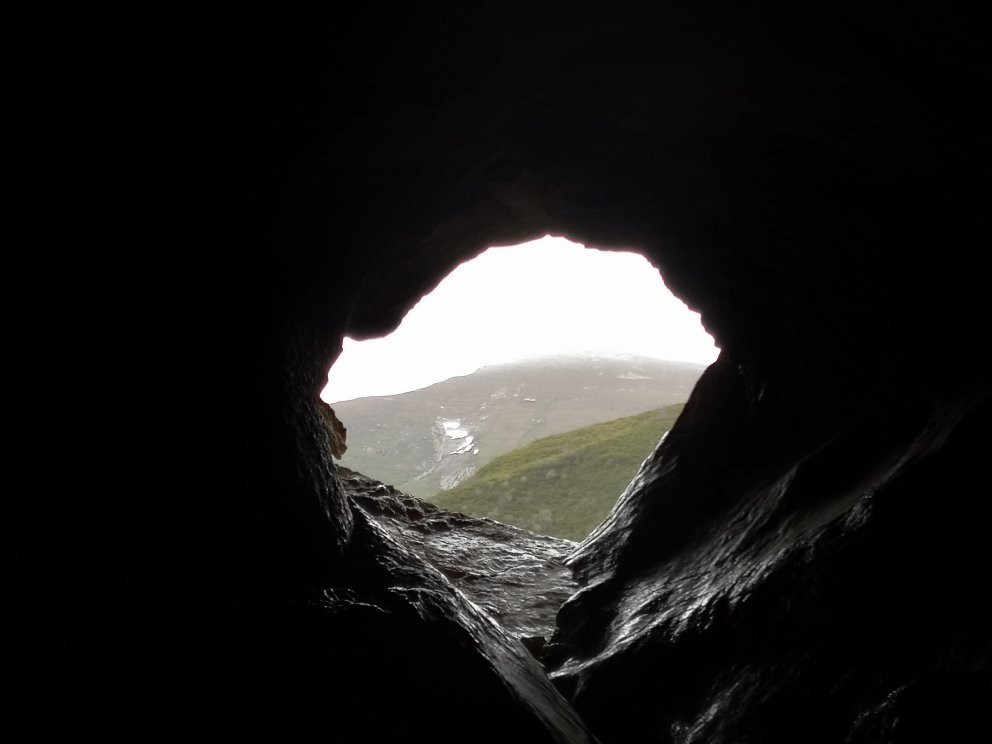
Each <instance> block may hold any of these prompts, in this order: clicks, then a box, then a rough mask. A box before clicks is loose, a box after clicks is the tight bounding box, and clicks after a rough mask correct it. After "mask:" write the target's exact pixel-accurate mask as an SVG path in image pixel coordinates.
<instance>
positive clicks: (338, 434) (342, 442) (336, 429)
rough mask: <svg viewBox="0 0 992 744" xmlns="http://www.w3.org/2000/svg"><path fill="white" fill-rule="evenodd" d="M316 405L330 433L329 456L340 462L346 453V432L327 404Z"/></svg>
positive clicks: (322, 402)
mask: <svg viewBox="0 0 992 744" xmlns="http://www.w3.org/2000/svg"><path fill="white" fill-rule="evenodd" d="M317 405H318V406H319V407H320V412H321V413H322V414H323V416H324V420H325V421H326V422H327V426H328V429H329V430H330V433H331V454H332V455H333V456H334V457H336V458H337V459H338V460H340V459H341V458H342V457H344V453H345V452H347V451H348V444H347V442H348V430H347V429H346V428H345V427H344V424H342V423H341V421H340V419H338V417H337V414H335V413H334V409H333V408H331V407H330V406H329V405H328V404H327V403H325V402H324V401H320V402H319V403H318V404H317Z"/></svg>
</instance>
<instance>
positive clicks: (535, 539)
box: [338, 467, 578, 648]
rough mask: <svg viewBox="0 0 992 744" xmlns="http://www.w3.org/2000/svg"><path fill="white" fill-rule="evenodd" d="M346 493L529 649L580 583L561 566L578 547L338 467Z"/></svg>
mask: <svg viewBox="0 0 992 744" xmlns="http://www.w3.org/2000/svg"><path fill="white" fill-rule="evenodd" d="M338 472H339V474H340V477H341V482H342V484H343V486H344V491H345V493H346V494H347V495H348V496H349V497H350V498H352V499H353V500H354V501H355V502H356V503H357V504H358V505H359V506H360V507H361V508H362V509H363V510H364V511H365V512H366V513H367V514H368V515H369V516H370V518H372V519H373V520H374V521H375V522H376V523H377V524H378V525H380V526H381V527H383V528H384V529H385V530H386V531H387V532H388V533H389V535H390V536H391V537H393V538H394V539H395V540H397V541H398V542H400V543H401V544H402V545H404V546H405V547H406V548H407V549H408V550H410V551H412V552H414V553H416V554H417V555H418V556H420V557H421V558H422V559H424V560H426V561H427V562H428V563H429V564H430V565H432V566H433V567H434V568H436V569H437V570H438V571H440V572H441V573H442V574H444V576H446V577H447V578H448V579H449V580H450V581H451V582H452V584H454V585H455V586H456V587H457V588H458V589H459V590H460V591H462V592H463V593H464V594H465V596H466V597H468V599H470V600H471V601H472V602H473V603H474V604H475V605H477V606H478V607H480V608H481V609H483V610H484V611H485V612H486V613H488V614H489V615H491V616H492V617H493V618H494V619H496V620H497V621H498V622H499V624H500V625H501V626H502V627H503V629H504V630H506V632H508V633H510V634H511V635H513V636H515V637H516V638H519V639H521V640H526V642H527V643H528V644H529V645H530V646H531V647H532V648H533V647H537V646H540V645H543V642H544V639H546V638H548V637H550V635H551V633H552V631H553V630H554V628H555V615H556V614H557V612H558V608H559V607H561V605H562V604H563V603H564V601H565V600H566V599H568V598H569V597H570V596H571V595H572V594H574V593H575V591H576V589H577V588H578V584H577V583H576V581H575V579H574V578H573V577H572V572H571V570H570V569H569V568H567V567H566V566H565V564H564V559H565V557H566V556H567V555H568V554H569V553H571V552H572V551H573V550H574V549H575V543H573V542H572V541H570V540H563V539H561V538H557V537H548V536H546V535H535V534H534V533H532V532H527V531H526V530H521V529H518V528H516V527H511V526H509V525H505V524H500V523H499V522H493V521H492V520H489V519H476V518H474V517H467V516H465V515H464V514H457V513H454V512H449V511H445V510H444V509H440V508H438V507H437V506H434V505H433V504H430V503H428V502H426V501H422V500H420V499H418V498H416V497H414V496H410V495H408V494H405V493H401V492H399V491H397V490H396V489H395V488H393V487H392V486H387V485H384V484H382V483H379V482H378V481H375V480H372V479H371V478H368V477H366V476H364V475H362V474H361V473H356V472H355V471H352V470H348V469H347V468H343V467H339V468H338Z"/></svg>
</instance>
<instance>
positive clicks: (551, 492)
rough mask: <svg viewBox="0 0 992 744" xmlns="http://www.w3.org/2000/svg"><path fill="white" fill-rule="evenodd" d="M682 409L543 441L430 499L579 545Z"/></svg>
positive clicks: (668, 408) (502, 458)
mask: <svg viewBox="0 0 992 744" xmlns="http://www.w3.org/2000/svg"><path fill="white" fill-rule="evenodd" d="M682 407H683V406H682V404H677V405H672V406H666V407H665V408H661V409H658V410H655V411H648V412H647V413H642V414H639V415H637V416H630V417H627V418H622V419H616V420H614V421H607V422H606V423H602V424H594V425H592V426H587V427H585V428H582V429H577V430H575V431H571V432H568V433H566V434H557V435H555V436H550V437H545V438H544V439H539V440H538V441H536V442H532V443H530V444H528V445H526V446H524V447H521V448H520V449H517V450H514V451H513V452H509V453H507V454H505V455H502V456H500V457H497V458H496V459H495V460H493V461H492V462H490V463H489V464H488V465H486V466H485V467H483V468H481V469H480V470H479V472H478V473H476V474H475V475H474V476H473V477H471V478H470V479H468V480H466V481H465V482H464V483H462V484H460V485H459V486H457V487H455V488H453V489H451V490H450V491H441V492H440V493H438V494H437V495H436V496H434V497H433V499H432V501H434V502H435V503H436V504H437V505H438V506H442V507H444V508H445V509H450V510H452V511H459V512H462V513H464V514H468V515H471V516H474V517H487V518H489V519H495V520H496V521H499V522H504V523H506V524H512V525H516V526H517V527H523V528H524V529H528V530H531V531H532V532H538V533H542V534H545V535H555V536H557V537H567V538H569V539H572V540H581V539H582V538H584V537H585V536H586V535H588V534H589V532H590V531H592V529H593V528H594V527H595V526H596V525H598V524H599V523H600V522H602V521H603V519H605V518H606V515H607V514H609V512H610V509H611V508H612V507H613V504H614V503H615V502H616V500H617V497H619V495H620V494H621V493H622V492H623V490H624V488H626V487H627V484H628V483H629V482H630V480H631V479H632V478H633V477H634V475H636V473H637V469H638V468H639V467H640V465H641V463H642V462H643V461H644V458H646V457H647V456H648V455H649V454H650V453H651V451H652V450H653V449H654V447H655V445H656V444H657V443H658V441H659V440H660V439H661V436H662V434H664V433H665V432H666V431H668V430H669V429H671V428H672V425H673V424H674V423H675V419H676V418H678V415H679V414H680V413H681V412H682Z"/></svg>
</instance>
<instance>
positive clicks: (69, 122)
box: [0, 0, 992, 744]
mask: <svg viewBox="0 0 992 744" xmlns="http://www.w3.org/2000/svg"><path fill="white" fill-rule="evenodd" d="M38 5H39V8H40V11H39V16H40V17H39V18H37V19H35V20H36V22H34V23H32V24H29V25H28V24H22V23H21V22H20V19H16V20H15V21H14V22H13V24H12V33H11V34H10V36H11V38H12V40H13V47H12V49H13V51H14V55H13V57H14V61H13V62H12V63H11V64H9V65H7V67H6V68H5V69H6V70H7V71H8V72H9V74H10V76H11V77H12V78H13V82H14V85H13V86H11V88H12V90H11V93H10V96H9V98H10V99H11V100H10V104H11V105H10V108H11V110H12V111H14V112H15V117H14V118H15V119H16V120H15V124H16V129H15V131H14V132H13V133H12V134H11V135H10V136H8V137H7V138H5V144H8V145H9V146H10V147H11V149H12V150H13V151H14V152H15V153H16V155H18V156H20V157H19V158H9V159H8V160H7V161H5V164H6V166H7V172H8V173H9V175H10V181H11V182H12V184H13V185H14V188H13V189H11V191H13V195H12V197H10V201H9V202H8V206H9V207H10V212H11V213H12V214H13V218H12V219H11V220H9V224H8V225H7V227H8V233H9V237H8V239H6V240H5V242H4V250H3V251H2V252H0V253H2V255H0V260H3V262H4V266H3V270H2V271H0V281H2V283H3V289H4V292H3V296H4V300H5V301H6V304H5V321H6V324H5V325H6V326H9V327H10V328H9V329H7V328H5V333H4V346H3V351H4V360H5V372H7V373H8V374H9V375H10V377H11V378H12V379H10V380H9V381H8V382H7V386H6V392H7V397H6V400H5V409H4V423H5V425H6V427H7V428H8V430H9V433H10V436H9V437H8V438H7V439H8V440H9V442H10V445H9V446H8V447H7V449H6V450H5V458H6V459H5V463H6V470H5V473H4V475H5V480H4V484H5V486H6V492H5V498H4V500H3V504H4V508H5V510H10V511H12V512H13V518H10V519H6V520H5V525H6V524H9V525H11V527H12V528H13V529H11V530H10V532H12V533H13V534H12V536H11V537H10V539H9V543H8V546H9V547H10V548H11V549H12V552H13V553H14V555H13V556H12V558H11V559H9V560H8V564H7V567H8V571H7V572H6V575H5V585H4V598H5V600H6V614H5V616H4V619H5V620H6V621H7V623H6V625H7V626H8V627H9V628H10V629H11V630H9V631H8V635H7V636H6V638H5V641H6V643H5V646H4V657H3V660H2V661H3V669H4V673H5V682H7V683H8V684H7V688H8V689H9V690H10V693H9V695H8V696H7V697H5V698H4V703H5V704H6V706H7V709H8V710H9V711H11V720H9V721H8V722H7V723H8V728H9V729H10V730H12V731H22V730H23V731H25V732H27V733H28V735H32V734H33V735H34V736H35V738H48V739H59V740H66V739H70V740H71V739H80V738H87V736H88V737H89V738H97V739H100V740H140V741H149V740H154V739H168V740H188V739H191V738H193V739H195V738H204V737H209V738H214V739H221V740H227V739H253V738H267V739H272V740H282V739H287V738H288V739H297V740H299V739H306V740H311V739H312V740H321V741H326V740H329V739H338V740H340V739H342V738H344V739H356V740H357V739H361V740H363V741H382V742H396V741H413V740H417V741H430V742H435V743H437V744H441V743H442V742H465V741H478V742H494V743H497V742H498V743H500V744H502V743H504V742H511V743H512V744H530V742H535V743H537V742H555V741H557V742H568V741H572V742H585V741H590V740H591V739H590V736H589V735H588V734H587V733H586V730H585V728H584V727H588V729H589V730H590V731H592V733H593V735H595V737H596V738H597V739H598V740H599V741H600V742H602V744H632V743H638V744H639V742H645V741H647V742H650V741H654V742H664V743H666V744H670V743H678V744H683V743H685V744H688V742H699V744H724V743H726V744H730V743H731V742H733V743H734V744H785V743H786V742H788V743H789V744H793V743H794V742H803V743H807V742H808V743H811V744H821V743H822V744H827V743H829V744H842V743H843V744H882V743H884V744H910V743H914V744H915V742H923V741H926V742H944V741H948V742H951V741H953V742H987V741H988V740H989V739H990V738H992V737H990V736H989V735H988V734H989V731H988V729H989V725H988V724H989V720H990V717H989V714H988V710H987V703H988V700H989V699H990V689H989V673H990V669H992V638H990V636H992V632H990V630H989V629H990V628H992V601H990V596H989V586H990V582H989V576H990V575H992V574H990V568H992V540H990V539H989V532H990V525H992V499H989V498H988V494H989V473H988V472H987V470H988V469H987V466H986V463H987V462H988V459H989V457H988V455H989V452H990V451H992V437H990V434H989V427H988V421H989V420H990V414H992V411H990V408H989V387H990V381H992V358H990V355H989V354H988V353H987V349H986V348H985V347H986V346H987V345H988V340H989V339H990V338H992V292H989V290H988V273H987V270H986V267H985V263H986V262H985V261H984V258H985V255H984V254H985V253H986V252H987V246H988V242H989V241H988V198H987V193H986V192H987V185H986V184H987V180H988V177H987V176H988V173H989V170H990V167H989V165H990V163H989V137H988V133H989V132H990V131H992V122H990V120H989V113H988V106H987V102H986V100H985V99H986V97H987V96H986V95H984V94H983V91H987V90H989V88H990V75H989V70H990V69H992V66H990V65H989V63H988V39H987V33H986V29H987V24H986V23H984V19H983V18H981V17H980V16H979V15H978V14H977V13H975V14H972V13H971V12H968V13H965V12H963V11H961V10H960V9H958V8H955V7H954V6H953V4H951V3H947V2H940V3H937V2H928V1H926V0H923V1H922V2H916V3H912V4H904V5H903V6H900V7H899V8H897V9H889V8H888V7H887V6H886V5H885V4H880V3H844V2H831V3H827V4H815V3H814V4H809V3H804V4H793V5H791V6H786V5H785V4H781V3H775V4H771V3H769V4H766V3H761V2H758V3H736V4H733V5H731V4H727V7H720V6H721V5H722V4H720V3H709V2H702V1H700V2H693V3H680V2H668V1H659V2H654V1H652V2H647V1H644V2H640V1H637V0H632V1H630V2H628V1H627V0H618V1H617V2H609V3H606V2H599V3H581V2H574V1H570V2H567V3H566V2H557V0H549V2H542V3H533V2H528V3H520V4H517V3H513V2H511V1H510V0H507V2H500V3H472V4H466V3H463V4H461V5H459V6H458V7H457V8H456V9H455V10H450V9H448V8H445V7H442V6H441V5H435V4H425V3H408V4H396V5H395V6H393V7H390V8H389V9H388V11H387V10H383V9H381V8H379V7H373V6H367V10H366V6H359V5H355V6H352V7H347V6H341V5H340V4H335V5H333V7H332V6H331V5H325V6H322V7H323V8H324V9H323V10H322V11H321V12H318V13H314V14H309V13H305V12H303V11H295V10H292V9H289V8H282V7H280V8H278V9H275V8H273V7H266V8H265V9H264V12H257V13H256V12H254V11H253V10H252V9H251V8H250V7H249V5H250V4H244V5H239V6H238V7H237V8H235V9H233V10H229V9H226V8H219V7H218V8H214V7H213V6H209V5H202V6H197V7H196V9H195V12H189V13H186V12H184V10H183V8H182V6H181V4H170V5H169V6H168V8H165V9H156V11H155V13H154V15H153V14H152V12H151V11H150V10H149V9H146V8H144V6H134V7H132V8H128V9H127V10H126V12H125V11H120V10H117V9H114V10H112V11H107V10H103V9H100V8H98V7H89V6H86V7H85V8H84V7H82V6H79V7H74V6H73V7H67V8H66V9H65V10H58V9H53V8H48V7H44V8H42V7H41V5H40V4H38ZM976 10H980V8H979V9H976ZM143 14H147V16H148V17H142V15H143ZM543 234H553V235H564V236H566V237H570V238H572V239H573V240H576V241H579V242H583V243H586V244H589V245H592V246H596V247H600V248H603V249H611V250H612V249H616V250H637V251H640V252H642V253H643V254H644V255H645V256H646V257H647V258H649V259H650V260H651V261H652V263H654V264H655V265H656V266H658V267H659V269H660V270H662V271H663V273H664V279H665V281H666V283H667V284H668V286H669V287H670V288H671V289H672V290H673V291H674V292H675V293H676V294H678V295H679V296H680V297H681V298H683V299H684V300H685V301H686V303H687V304H688V305H689V306H690V307H691V308H692V309H694V310H696V311H698V312H700V313H701V316H702V321H703V324H704V325H705V327H706V328H707V329H708V330H709V331H710V332H711V333H712V334H713V335H714V337H715V339H716V342H717V344H718V346H719V347H720V348H721V350H722V351H721V355H720V359H719V360H718V361H717V362H716V363H715V364H714V365H712V366H711V368H710V369H709V370H708V371H707V372H706V373H704V375H703V377H702V378H701V379H700V381H699V382H698V384H697V386H696V388H695V390H694V392H693V394H692V397H691V400H690V401H689V403H688V405H687V407H686V409H685V412H684V415H683V416H682V418H681V419H680V421H679V422H678V423H677V424H676V426H675V427H674V429H673V430H672V432H671V434H670V436H669V437H668V439H666V440H665V442H664V444H663V445H662V446H661V447H660V448H659V449H658V450H657V451H656V452H655V454H654V456H653V457H652V458H651V459H649V461H648V462H647V464H646V465H645V467H644V469H643V470H642V472H641V474H640V475H639V476H638V478H637V479H636V480H635V482H634V483H633V484H632V485H631V487H630V488H629V489H628V490H627V491H626V493H625V494H624V496H623V498H622V500H621V502H620V503H619V505H618V506H617V508H616V509H615V511H614V512H613V514H612V515H611V517H610V518H609V519H608V520H607V521H606V522H605V523H604V525H602V527H601V528H599V529H598V530H596V531H595V532H594V533H593V534H592V535H590V537H589V538H588V539H587V540H586V541H584V542H583V543H582V544H581V545H579V546H578V547H577V548H576V549H575V551H574V552H573V553H572V554H571V556H570V557H569V558H568V559H567V560H568V564H569V565H570V566H571V567H572V568H573V569H574V571H575V575H576V577H577V579H578V584H579V588H578V591H577V593H576V594H575V595H574V596H573V597H572V598H570V599H569V600H568V601H567V602H566V603H565V605H564V607H563V608H562V609H561V611H560V612H559V614H558V616H557V628H556V630H555V632H554V635H553V637H552V638H551V640H550V642H549V647H548V648H547V649H546V650H545V651H546V654H545V657H544V660H545V661H546V663H547V665H548V668H549V669H550V670H551V673H552V676H553V678H554V680H555V682H556V683H557V689H558V690H559V691H560V692H561V693H562V695H559V694H558V692H556V691H555V690H556V688H555V687H554V686H552V685H551V683H550V682H549V681H548V679H547V677H546V676H545V673H544V672H543V671H542V669H541V667H540V666H539V665H537V664H536V662H535V661H534V660H533V658H532V657H531V656H530V655H529V654H527V653H526V652H525V650H524V649H523V648H522V646H521V644H520V643H519V642H518V641H517V640H515V639H513V638H512V637H511V636H510V635H509V634H507V633H506V632H505V631H504V630H502V629H501V628H500V627H499V626H497V625H496V624H495V622H494V621H493V619H492V616H491V614H490V612H487V611H482V610H480V609H479V608H481V607H484V606H485V607H488V608H489V610H490V611H491V613H492V615H500V616H502V617H503V618H504V619H505V620H506V622H507V624H508V626H509V627H515V629H516V631H518V632H521V633H531V632H532V631H534V632H535V635H536V634H537V633H538V632H541V633H543V630H539V629H537V628H538V625H539V624H540V625H541V626H543V625H544V622H545V620H544V619H542V620H541V621H540V623H538V622H537V620H536V619H535V618H536V617H537V615H534V616H531V615H530V611H528V613H527V614H525V615H524V616H522V617H520V616H515V615H514V614H513V613H510V612H509V611H508V610H506V609H505V605H504V606H503V607H502V608H501V604H500V602H499V601H498V600H499V596H498V595H499V594H500V588H499V587H498V585H497V584H495V583H490V578H486V579H485V580H482V579H479V580H475V581H472V580H471V579H472V578H474V577H475V574H476V573H478V574H481V575H483V576H486V577H494V574H493V573H492V572H491V571H490V570H489V569H490V567H493V566H508V567H511V570H510V571H508V572H507V574H506V575H507V576H508V577H511V578H512V579H513V582H512V583H511V584H510V586H509V589H508V590H507V595H508V596H515V595H516V594H517V593H519V592H520V591H521V590H527V587H531V588H532V591H533V592H534V599H535V602H534V603H533V604H532V605H531V607H532V610H533V611H534V612H536V613H538V614H539V615H540V617H541V618H546V617H547V616H548V615H549V614H550V608H549V607H548V606H547V605H546V602H547V603H549V604H550V603H553V602H554V601H555V597H556V596H557V593H558V592H559V591H560V590H561V589H563V588H564V587H565V584H564V583H561V582H560V581H559V578H560V576H561V574H560V573H555V574H554V575H553V577H552V578H551V581H550V583H549V584H544V583H543V582H542V581H538V580H537V578H536V576H535V575H534V573H533V569H534V567H535V566H536V565H548V564H551V565H555V566H557V558H556V555H557V551H558V548H557V547H555V545H557V543H546V547H545V548H541V549H540V550H538V549H537V547H536V546H535V547H534V548H533V551H532V549H531V548H528V549H527V550H525V551H524V556H523V557H522V560H521V556H520V554H519V553H517V552H516V548H515V547H514V546H515V545H518V544H520V543H519V541H520V539H521V536H520V535H519V534H518V533H515V532H512V531H511V532H507V533H500V531H499V528H495V527H491V526H489V525H485V526H481V525H480V524H479V523H473V525H474V526H472V525H464V526H462V525H459V526H457V527H456V526H455V523H456V522H457V520H456V518H454V517H445V518H444V521H445V523H446V524H449V525H452V526H453V529H452V530H451V533H454V534H459V535H460V536H459V539H458V541H457V543H452V542H450V541H448V539H447V538H445V537H443V533H441V532H437V533H432V532H430V531H428V532H423V531H422V527H423V524H422V523H424V522H425V521H428V522H429V520H430V519H431V516H430V515H431V514H432V512H431V511H430V510H429V509H426V508H424V507H419V506H416V505H414V506H412V507H410V505H409V504H408V503H407V502H406V501H405V499H404V498H403V497H401V496H399V495H395V494H391V493H388V490H387V493H386V494H385V495H384V497H383V498H380V497H379V496H378V495H375V494H372V493H365V494H363V493H362V488H363V487H359V488H358V489H357V492H356V493H355V495H349V493H348V486H347V485H346V484H345V485H344V486H343V485H342V483H341V481H340V479H339V478H338V477H337V475H336V473H335V470H334V464H333V451H334V449H335V441H334V436H333V432H332V430H331V429H330V428H329V427H328V421H327V417H326V416H325V415H324V414H322V413H321V410H320V406H321V404H320V403H319V402H318V395H319V392H320V390H321V389H322V387H323V385H324V382H325V380H326V374H327V370H328V369H329V367H330V365H331V363H332V362H333V361H334V359H335V358H336V357H337V355H338V354H339V353H340V350H341V345H342V342H343V339H344V338H345V337H346V336H347V337H350V338H355V339H363V338H373V337H376V336H380V335H383V334H385V333H388V332H389V331H391V330H392V329H394V328H396V327H397V325H398V324H399V323H400V321H401V320H402V318H403V316H404V314H405V313H406V311H407V310H408V309H410V308H411V307H413V306H414V305H415V304H416V302H417V301H418V300H419V299H420V297H422V295H423V294H424V293H425V292H426V291H427V290H429V289H431V288H432V287H433V286H435V285H436V284H437V283H438V282H439V281H440V280H441V279H442V278H443V277H444V276H445V275H446V274H447V273H448V272H450V271H451V270H452V269H453V268H454V267H455V266H457V265H458V264H459V263H460V262H462V261H464V260H466V259H468V258H471V257H472V256H474V255H477V254H478V253H480V252H482V251H483V250H484V249H485V248H486V247H488V246H490V245H496V244H507V243H514V242H521V241H523V240H525V239H530V238H535V237H539V236H541V235H543ZM555 280H561V281H567V280H568V277H555ZM604 280H605V279H604ZM513 292H514V290H513V289H512V288H510V287H507V289H506V301H507V303H512V302H513V300H514V295H513ZM589 301H590V302H595V301H596V298H595V297H590V298H589ZM663 331H664V329H663V328H661V327H659V333H662V332H663ZM396 363H397V364H403V363H404V362H403V361H402V360H400V361H397V362H396ZM338 449H339V451H340V448H338ZM408 507H409V508H412V510H413V514H412V515H411V514H409V513H407V512H406V509H407V508H408ZM421 513H422V514H423V517H421ZM5 516H7V515H6V514H5ZM459 530H462V532H461V533H459ZM500 534H505V536H507V537H508V538H509V541H508V542H507V543H505V544H501V545H500V547H499V548H498V550H496V552H495V554H490V555H488V556H486V557H479V556H473V557H472V560H468V559H466V560H465V563H466V566H467V568H468V573H466V575H465V576H462V577H460V578H459V577H457V571H458V570H459V567H458V566H457V565H454V564H456V563H458V562H459V561H461V560H462V557H463V556H464V548H465V545H466V544H470V545H474V546H477V547H476V548H475V549H476V550H477V551H479V552H480V553H481V552H486V553H488V552H489V549H488V548H484V547H483V546H485V545H487V544H491V543H493V541H494V540H495V541H497V542H498V541H499V536H500ZM461 535H464V536H465V539H466V540H470V542H468V543H464V542H462V537H461ZM527 539H528V540H530V539H531V538H527ZM535 556H536V557H537V560H536V563H531V561H532V558H534V557H535ZM473 566H474V567H475V568H473ZM442 569H443V570H444V572H442ZM554 570H555V571H556V572H557V571H559V570H560V569H559V568H557V567H556V568H555V569H554ZM445 573H447V574H448V575H449V576H451V577H452V579H449V578H448V576H446V575H445ZM456 586H460V587H461V589H456ZM545 587H550V588H545ZM473 592H475V594H473ZM542 595H545V597H544V598H542ZM472 596H475V597H476V599H473V600H471V601H470V600H469V599H468V598H469V597H472ZM515 623H516V624H517V625H516V626H514V624H515ZM535 647H536V644H535ZM577 716H578V717H581V719H582V721H581V722H580V721H579V718H578V717H577ZM13 718H18V719H21V720H13ZM356 730H357V732H358V733H357V735H356V733H355V732H356Z"/></svg>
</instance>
